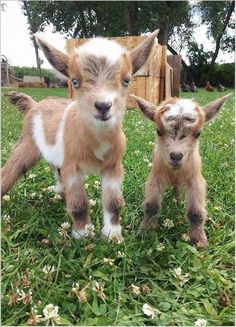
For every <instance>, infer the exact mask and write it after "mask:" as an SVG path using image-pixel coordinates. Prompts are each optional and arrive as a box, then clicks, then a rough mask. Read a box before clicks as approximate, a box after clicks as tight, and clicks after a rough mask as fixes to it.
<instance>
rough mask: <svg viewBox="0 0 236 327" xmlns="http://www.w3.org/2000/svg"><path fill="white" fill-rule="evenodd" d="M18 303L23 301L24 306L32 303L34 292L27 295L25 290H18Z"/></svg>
mask: <svg viewBox="0 0 236 327" xmlns="http://www.w3.org/2000/svg"><path fill="white" fill-rule="evenodd" d="M16 294H17V301H18V302H20V301H22V302H23V303H24V304H27V303H29V302H31V301H32V291H31V290H29V291H28V293H25V292H24V291H23V290H19V288H17V289H16Z"/></svg>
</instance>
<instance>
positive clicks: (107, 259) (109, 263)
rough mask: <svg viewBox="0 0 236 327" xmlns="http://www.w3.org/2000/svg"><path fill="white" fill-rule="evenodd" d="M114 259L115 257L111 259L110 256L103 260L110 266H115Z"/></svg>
mask: <svg viewBox="0 0 236 327" xmlns="http://www.w3.org/2000/svg"><path fill="white" fill-rule="evenodd" d="M114 261H115V260H114V259H110V258H104V259H103V262H104V263H107V264H108V265H110V266H114Z"/></svg>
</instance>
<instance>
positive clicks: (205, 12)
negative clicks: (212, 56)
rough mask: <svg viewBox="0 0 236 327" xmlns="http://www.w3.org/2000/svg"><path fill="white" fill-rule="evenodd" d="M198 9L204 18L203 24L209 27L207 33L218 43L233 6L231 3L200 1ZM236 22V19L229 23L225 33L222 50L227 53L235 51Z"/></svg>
mask: <svg viewBox="0 0 236 327" xmlns="http://www.w3.org/2000/svg"><path fill="white" fill-rule="evenodd" d="M197 6H198V8H199V10H200V15H201V18H202V23H204V24H206V25H207V26H208V29H207V33H208V36H209V37H213V39H214V40H215V41H216V39H217V37H218V36H219V34H220V33H222V29H223V25H224V23H225V18H226V16H227V13H228V11H229V9H230V6H231V1H199V3H198V5H197ZM234 29H235V22H234V17H232V18H231V20H230V21H229V24H228V27H227V29H226V30H225V31H224V33H223V37H222V40H221V45H220V48H221V50H223V51H226V52H232V51H234V49H235V37H234V34H235V32H234Z"/></svg>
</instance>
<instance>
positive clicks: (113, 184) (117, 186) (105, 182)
mask: <svg viewBox="0 0 236 327" xmlns="http://www.w3.org/2000/svg"><path fill="white" fill-rule="evenodd" d="M122 182H123V179H122V178H110V177H108V176H106V175H103V176H102V188H103V190H105V188H107V187H109V188H111V189H112V190H113V191H115V192H117V191H120V190H121V188H122Z"/></svg>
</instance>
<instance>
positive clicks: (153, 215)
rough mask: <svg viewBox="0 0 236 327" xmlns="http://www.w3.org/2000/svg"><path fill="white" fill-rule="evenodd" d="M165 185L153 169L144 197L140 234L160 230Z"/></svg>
mask: <svg viewBox="0 0 236 327" xmlns="http://www.w3.org/2000/svg"><path fill="white" fill-rule="evenodd" d="M164 190H165V185H164V184H163V181H162V180H161V178H160V176H158V174H157V173H156V172H155V171H154V169H152V171H151V173H150V175H149V177H148V181H147V184H146V188H145V197H144V219H143V221H142V223H141V225H140V227H139V232H140V233H143V232H145V231H149V230H156V229H158V228H159V224H158V216H159V213H160V210H161V201H162V197H163V193H164Z"/></svg>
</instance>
